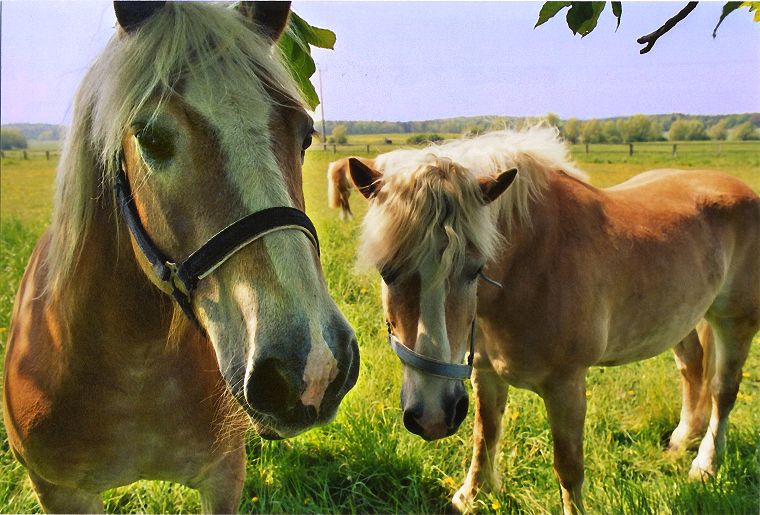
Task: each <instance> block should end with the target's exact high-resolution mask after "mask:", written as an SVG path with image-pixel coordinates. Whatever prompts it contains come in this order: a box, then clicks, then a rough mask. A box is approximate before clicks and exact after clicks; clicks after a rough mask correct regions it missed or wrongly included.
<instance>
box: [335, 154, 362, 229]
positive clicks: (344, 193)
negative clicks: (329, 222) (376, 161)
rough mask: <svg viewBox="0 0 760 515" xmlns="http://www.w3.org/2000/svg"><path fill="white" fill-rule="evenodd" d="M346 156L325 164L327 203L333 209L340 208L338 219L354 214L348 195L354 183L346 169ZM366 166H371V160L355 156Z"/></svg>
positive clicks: (346, 218) (347, 217)
mask: <svg viewBox="0 0 760 515" xmlns="http://www.w3.org/2000/svg"><path fill="white" fill-rule="evenodd" d="M348 159H349V158H348V157H344V158H342V159H338V160H337V161H333V162H331V163H330V164H328V165H327V205H328V206H330V207H331V208H333V209H338V208H340V219H341V220H351V219H352V218H353V217H354V214H353V213H352V212H351V204H349V202H348V197H350V196H351V190H352V189H353V187H354V183H353V182H352V181H351V174H350V173H349V170H348ZM353 159H358V160H359V161H361V162H362V163H364V164H365V165H367V166H372V163H373V160H372V159H366V158H362V157H355V158H353Z"/></svg>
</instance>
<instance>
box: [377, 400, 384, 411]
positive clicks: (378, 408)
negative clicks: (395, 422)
mask: <svg viewBox="0 0 760 515" xmlns="http://www.w3.org/2000/svg"><path fill="white" fill-rule="evenodd" d="M383 410H385V404H383V403H382V402H376V403H375V411H377V412H378V413H382V412H383Z"/></svg>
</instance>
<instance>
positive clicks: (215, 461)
mask: <svg viewBox="0 0 760 515" xmlns="http://www.w3.org/2000/svg"><path fill="white" fill-rule="evenodd" d="M115 8H116V14H117V19H118V22H119V27H118V29H117V34H115V36H114V37H113V38H112V39H111V41H110V42H109V43H108V46H107V47H106V49H105V50H104V52H103V53H102V54H101V55H100V56H99V57H98V58H97V60H96V61H95V63H94V64H93V65H92V67H91V68H90V70H89V71H88V72H87V75H86V77H85V79H84V80H83V82H82V85H81V86H80V89H79V91H78V93H77V97H76V99H75V102H74V109H73V113H74V114H73V123H72V127H71V129H70V131H69V135H68V139H67V143H66V146H65V149H64V153H63V156H62V159H61V162H60V165H59V168H58V178H57V193H56V202H55V208H54V213H53V222H52V224H51V226H50V227H49V228H48V230H47V231H46V232H45V233H44V235H43V236H42V238H41V239H40V241H39V242H38V244H37V246H36V248H35V250H34V252H33V254H32V256H31V259H30V261H29V264H28V266H27V269H26V272H25V274H24V276H23V279H22V281H21V285H20V287H19V291H18V294H17V297H16V301H15V306H14V310H13V317H12V321H11V328H10V331H9V338H8V346H7V353H6V359H5V381H4V389H3V393H4V420H5V427H6V428H7V430H8V437H9V443H10V446H11V448H12V450H13V452H14V454H15V456H16V457H17V458H18V459H19V461H20V462H21V463H22V464H23V465H24V466H25V467H26V468H27V471H28V473H29V477H30V478H31V481H32V485H33V487H34V490H35V492H36V493H37V496H38V498H39V501H40V504H41V505H42V507H43V509H44V510H46V511H49V512H61V513H73V512H89V513H102V512H103V502H102V500H101V497H100V493H101V492H102V491H104V490H106V489H110V488H114V487H116V486H120V485H125V484H129V483H132V482H134V481H137V480H140V479H159V480H167V481H175V482H178V483H182V484H184V485H187V486H189V487H192V488H196V489H198V490H199V491H200V495H201V504H202V508H203V510H204V511H205V512H220V513H232V512H235V511H236V510H237V507H238V502H239V499H240V494H241V491H242V488H243V481H244V478H245V449H244V433H245V430H246V427H247V425H248V419H249V418H250V420H252V421H253V425H254V427H255V428H256V430H257V431H258V432H259V434H261V435H262V436H263V437H265V438H270V439H277V438H284V437H289V436H293V435H295V434H298V433H300V432H302V431H304V430H306V429H308V428H310V427H313V426H315V425H320V424H324V423H327V422H328V421H330V420H331V419H332V418H333V417H334V416H335V413H336V410H337V408H338V405H339V404H340V401H341V399H342V398H343V396H344V395H345V394H346V392H347V391H348V390H349V389H350V388H351V387H352V386H353V385H354V384H355V382H356V379H357V374H358V363H359V352H358V346H357V342H356V338H355V336H354V333H353V330H352V329H351V327H350V326H349V324H348V322H347V321H346V320H345V318H344V317H343V316H342V314H341V313H340V312H339V311H338V308H337V306H336V305H335V303H334V302H333V301H332V299H331V298H330V297H329V295H328V293H327V289H326V286H325V282H324V278H323V276H322V269H321V266H320V262H319V255H318V252H319V244H318V240H317V235H316V232H315V230H314V227H313V225H312V224H311V222H310V221H309V219H308V218H307V217H306V215H305V214H304V213H303V209H304V199H303V192H302V184H301V166H302V164H303V156H304V152H305V150H306V148H307V147H308V146H309V144H310V142H311V137H312V134H313V132H314V129H313V123H312V120H311V118H310V117H309V116H308V115H307V114H306V112H305V110H304V108H303V106H302V104H301V102H300V100H299V98H300V96H299V93H298V90H297V86H296V85H295V84H294V82H293V80H292V78H291V77H290V76H289V74H288V72H287V71H286V67H285V66H284V65H283V63H281V62H280V60H279V58H278V54H277V53H276V52H274V51H273V48H272V47H273V44H274V42H275V40H276V39H277V38H278V37H279V35H280V33H281V32H282V31H283V29H284V28H285V26H286V24H287V20H288V13H289V4H288V3H285V2H262V3H260V4H255V5H251V4H250V3H249V2H243V3H241V4H240V5H238V6H237V8H229V7H226V6H223V5H218V4H210V5H206V4H198V3H195V2H176V3H173V2H170V3H165V4H164V3H160V2H116V3H115ZM170 296H171V298H170ZM172 299H174V300H172ZM246 414H247V416H246Z"/></svg>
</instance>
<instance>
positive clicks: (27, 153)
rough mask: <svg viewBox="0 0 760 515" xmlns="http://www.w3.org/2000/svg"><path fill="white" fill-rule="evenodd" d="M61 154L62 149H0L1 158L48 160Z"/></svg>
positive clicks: (54, 158)
mask: <svg viewBox="0 0 760 515" xmlns="http://www.w3.org/2000/svg"><path fill="white" fill-rule="evenodd" d="M60 156H61V151H60V150H37V149H31V150H30V149H25V150H16V149H14V150H0V158H2V159H3V160H5V159H14V160H26V161H31V160H38V159H45V160H47V161H50V160H51V159H52V160H56V159H58V158H59V157H60Z"/></svg>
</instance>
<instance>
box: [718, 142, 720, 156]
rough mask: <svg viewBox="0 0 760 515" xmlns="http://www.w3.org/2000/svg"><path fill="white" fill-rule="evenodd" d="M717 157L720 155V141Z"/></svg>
mask: <svg viewBox="0 0 760 515" xmlns="http://www.w3.org/2000/svg"><path fill="white" fill-rule="evenodd" d="M718 157H720V143H718Z"/></svg>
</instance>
